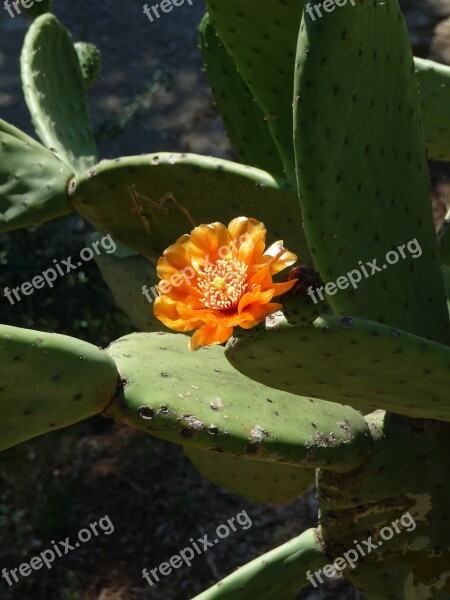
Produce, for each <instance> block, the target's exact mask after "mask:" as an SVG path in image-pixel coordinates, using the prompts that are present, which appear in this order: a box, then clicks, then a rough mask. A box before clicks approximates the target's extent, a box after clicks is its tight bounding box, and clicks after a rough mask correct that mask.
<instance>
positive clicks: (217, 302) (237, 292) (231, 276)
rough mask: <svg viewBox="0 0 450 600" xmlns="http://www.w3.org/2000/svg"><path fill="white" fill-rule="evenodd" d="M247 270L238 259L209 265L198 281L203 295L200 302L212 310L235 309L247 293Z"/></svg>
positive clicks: (243, 263) (219, 261)
mask: <svg viewBox="0 0 450 600" xmlns="http://www.w3.org/2000/svg"><path fill="white" fill-rule="evenodd" d="M247 269H248V266H247V265H246V264H245V262H243V261H241V260H238V259H236V258H232V259H229V260H224V259H222V260H218V261H216V263H215V264H213V265H207V266H206V267H205V269H204V270H203V273H202V275H201V277H200V278H199V281H198V287H199V289H200V291H201V292H202V293H203V296H202V298H201V299H200V301H201V302H202V303H203V304H204V305H205V306H206V307H207V308H209V309H212V310H222V311H228V310H233V309H235V308H236V307H237V306H238V304H239V300H240V299H241V298H242V296H243V295H244V294H245V292H246V291H247Z"/></svg>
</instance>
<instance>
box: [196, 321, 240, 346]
mask: <svg viewBox="0 0 450 600" xmlns="http://www.w3.org/2000/svg"><path fill="white" fill-rule="evenodd" d="M232 334H233V328H232V327H225V326H223V325H217V327H208V326H207V325H204V326H203V327H200V329H198V330H197V331H196V332H195V333H194V335H193V336H192V337H191V339H190V341H189V348H190V349H191V350H194V351H195V350H199V349H200V348H202V347H203V346H210V345H211V344H224V343H225V342H226V341H227V340H228V339H229V338H230V337H231V336H232Z"/></svg>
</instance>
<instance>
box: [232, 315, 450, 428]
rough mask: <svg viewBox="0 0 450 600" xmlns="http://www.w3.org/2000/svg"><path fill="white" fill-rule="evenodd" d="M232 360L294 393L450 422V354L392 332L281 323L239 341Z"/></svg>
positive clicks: (370, 326) (365, 325)
mask: <svg viewBox="0 0 450 600" xmlns="http://www.w3.org/2000/svg"><path fill="white" fill-rule="evenodd" d="M226 356H227V358H228V360H229V361H230V362H231V364H232V365H233V366H234V367H235V368H236V369H238V370H239V371H240V372H242V373H244V374H245V375H247V377H251V378H253V379H255V380H256V381H259V382H260V383H263V384H265V385H268V386H272V387H275V388H277V389H280V390H285V391H288V392H291V393H293V394H299V395H302V396H312V397H314V398H319V397H321V398H326V399H327V400H330V401H333V402H339V403H342V404H344V403H347V404H350V405H351V406H353V407H354V408H356V409H361V410H364V411H365V412H367V411H370V410H374V409H376V408H383V409H385V410H389V411H392V412H395V413H398V414H401V415H405V416H409V417H417V418H423V419H436V420H442V421H450V401H449V395H448V389H449V385H450V347H449V346H445V345H443V344H438V343H437V342H431V341H429V340H426V339H423V338H420V337H418V336H415V335H413V334H410V333H407V332H405V331H400V330H399V329H394V328H392V327H388V326H386V325H380V324H379V323H375V322H372V321H366V320H363V319H355V318H351V317H337V316H332V315H324V316H322V317H320V318H319V319H317V320H316V321H315V322H314V324H313V325H312V326H311V327H292V326H289V325H287V323H286V322H281V323H278V324H277V325H276V326H274V327H272V328H270V329H267V330H266V331H264V330H256V329H255V330H254V331H252V332H248V333H245V334H243V335H242V336H241V337H240V338H232V339H231V340H230V342H229V343H228V346H227V349H226ZM274 357H275V358H276V359H275V358H274Z"/></svg>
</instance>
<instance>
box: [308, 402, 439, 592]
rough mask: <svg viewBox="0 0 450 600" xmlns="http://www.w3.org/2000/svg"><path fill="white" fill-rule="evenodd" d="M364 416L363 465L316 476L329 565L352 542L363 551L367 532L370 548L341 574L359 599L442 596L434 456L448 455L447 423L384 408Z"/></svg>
mask: <svg viewBox="0 0 450 600" xmlns="http://www.w3.org/2000/svg"><path fill="white" fill-rule="evenodd" d="M367 421H368V423H369V427H370V431H371V432H372V437H373V440H374V451H373V452H372V453H371V455H370V457H369V458H368V460H367V461H366V462H365V463H364V465H362V467H360V468H358V469H357V470H356V471H350V472H348V473H345V474H335V473H328V472H325V471H322V472H321V473H320V475H319V477H318V481H317V485H318V498H319V502H320V521H321V533H322V538H323V541H324V545H325V548H326V552H327V555H329V556H330V561H329V562H330V563H331V562H332V561H333V560H334V559H335V558H338V557H342V556H343V554H344V553H345V552H346V551H348V550H350V549H354V550H356V547H355V540H356V541H357V542H359V543H360V547H361V548H362V549H363V551H364V550H366V551H367V545H365V543H364V542H363V540H368V538H369V536H370V539H371V542H372V543H373V544H374V545H375V547H372V548H371V550H372V551H370V552H366V555H365V556H364V558H363V557H361V558H359V559H357V560H356V562H355V563H354V564H355V568H354V569H350V568H349V567H348V566H347V568H346V569H345V570H344V571H343V575H344V577H346V578H347V579H349V580H350V581H351V582H352V584H353V585H355V586H356V587H357V589H358V590H360V592H361V593H363V594H364V597H367V598H370V600H372V599H373V600H386V599H389V598H395V600H397V599H398V600H400V599H402V600H403V599H407V600H410V599H412V598H414V599H419V598H423V599H424V600H425V599H426V600H448V599H449V597H450V590H449V587H448V581H449V576H450V569H449V564H450V561H449V556H450V547H449V539H450V511H449V505H450V498H449V488H448V486H447V485H446V479H445V477H446V475H445V473H446V472H447V469H446V464H444V467H443V463H446V459H445V458H443V460H439V458H438V457H447V456H448V455H449V453H450V435H449V434H450V426H449V425H448V423H440V422H436V421H430V420H426V419H421V420H417V419H413V420H412V419H403V418H400V417H398V416H397V415H393V414H392V413H385V412H384V411H376V412H375V413H373V414H372V415H369V416H368V417H367ZM385 528H387V530H386V529H385ZM357 554H359V553H358V552H357ZM353 556H354V555H353Z"/></svg>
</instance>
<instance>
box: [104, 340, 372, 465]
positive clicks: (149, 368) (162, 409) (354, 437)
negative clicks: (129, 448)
mask: <svg viewBox="0 0 450 600" xmlns="http://www.w3.org/2000/svg"><path fill="white" fill-rule="evenodd" d="M107 352H108V353H109V354H110V355H111V356H112V358H113V359H114V361H115V362H116V364H117V365H118V370H119V372H120V376H121V378H122V382H123V386H122V390H121V393H120V394H119V395H118V396H117V397H116V399H115V401H114V402H113V403H112V404H111V405H110V406H109V407H108V409H107V411H105V414H107V415H108V416H112V417H113V418H115V419H116V420H117V421H119V422H121V423H124V424H127V425H130V426H132V427H134V428H136V429H139V430H142V431H145V432H147V433H149V434H151V435H154V436H156V437H160V438H162V439H165V440H168V441H172V442H175V443H178V444H182V445H184V446H186V447H187V446H192V447H194V448H199V449H203V450H212V451H215V452H226V453H228V454H232V455H234V456H247V457H249V458H253V459H258V460H267V461H269V462H282V463H285V464H290V465H299V466H303V467H308V468H316V467H323V468H327V469H338V470H339V469H345V468H349V465H353V464H354V463H355V461H357V462H359V461H363V460H364V457H365V455H366V453H367V452H368V451H369V447H370V446H369V444H370V440H369V439H368V437H367V428H366V424H365V421H364V419H363V418H362V416H361V415H360V414H359V413H357V412H356V411H354V410H353V409H352V408H350V407H348V406H335V405H333V404H332V403H328V402H322V401H316V400H312V399H309V398H299V397H296V396H293V395H291V394H286V393H282V392H276V391H275V390H272V389H267V388H266V387H264V386H262V385H259V384H256V383H254V382H253V381H251V380H249V379H247V378H246V377H243V376H242V375H240V374H239V373H237V372H236V371H235V370H234V369H233V368H232V367H231V366H230V365H229V364H228V363H227V361H226V359H225V357H224V355H223V348H221V347H219V346H211V347H208V348H204V349H202V350H199V351H198V352H189V351H188V341H187V339H186V337H185V336H183V335H176V334H167V333H137V334H132V335H129V336H126V337H124V338H121V339H119V340H117V341H116V342H114V343H113V344H112V345H111V346H110V347H109V348H108V349H107Z"/></svg>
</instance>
